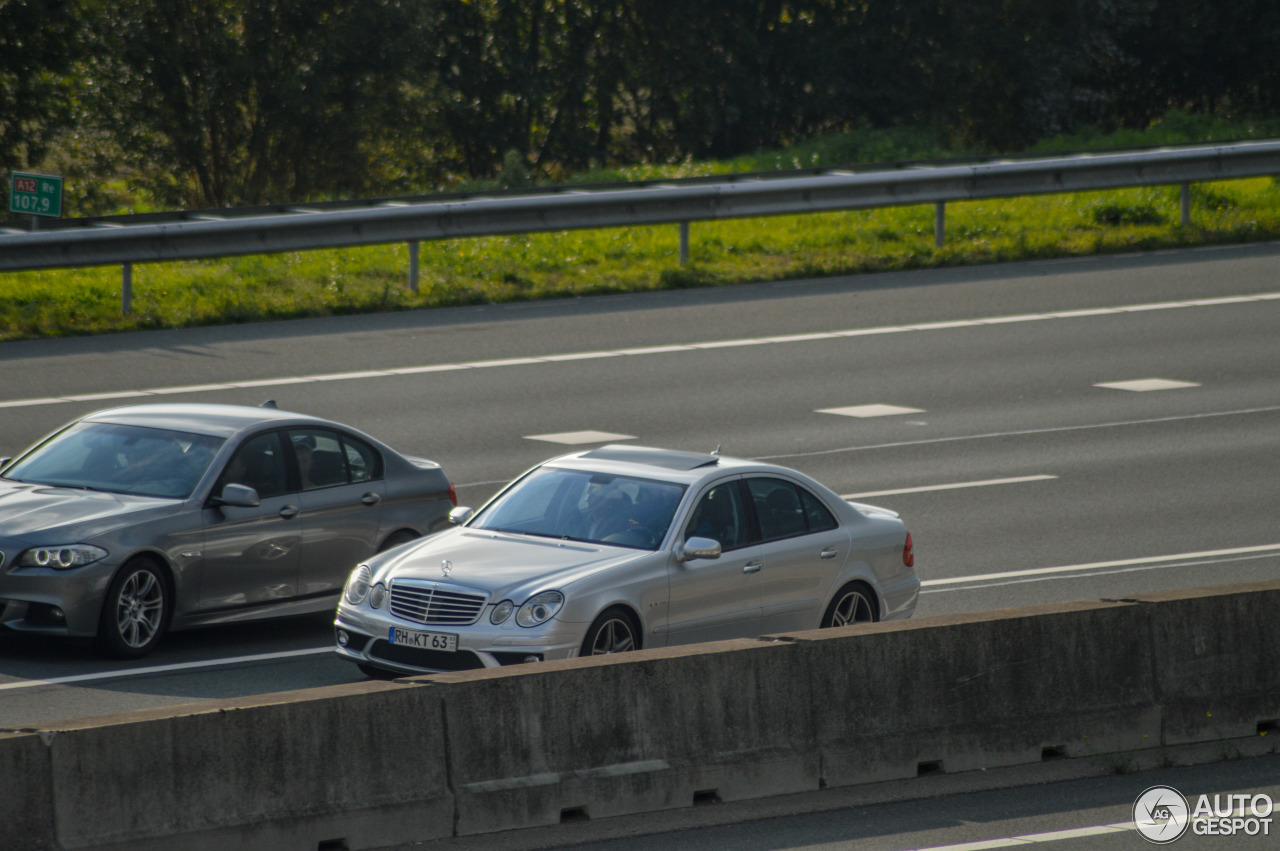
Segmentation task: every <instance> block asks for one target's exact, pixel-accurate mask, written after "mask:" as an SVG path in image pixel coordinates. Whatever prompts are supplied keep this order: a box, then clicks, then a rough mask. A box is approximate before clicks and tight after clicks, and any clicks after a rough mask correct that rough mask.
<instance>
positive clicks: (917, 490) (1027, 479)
mask: <svg viewBox="0 0 1280 851" xmlns="http://www.w3.org/2000/svg"><path fill="white" fill-rule="evenodd" d="M1056 478H1058V477H1057V476H1050V475H1047V474H1044V475H1039V476H1017V477H1015V478H1010V479H983V480H982V481H980V482H956V483H954V484H949V485H924V486H922V487H916V488H896V489H895V490H889V491H868V492H867V493H849V494H841V496H840V498H841V499H870V498H872V497H876V496H897V495H899V494H904V493H930V492H932V491H950V490H959V489H961V488H985V487H990V486H992V485H1016V484H1021V483H1023V482H1043V481H1046V480H1048V479H1056Z"/></svg>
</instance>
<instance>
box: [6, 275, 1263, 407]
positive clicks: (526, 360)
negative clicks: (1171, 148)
mask: <svg viewBox="0 0 1280 851" xmlns="http://www.w3.org/2000/svg"><path fill="white" fill-rule="evenodd" d="M1274 300H1280V292H1276V293H1261V294H1258V295H1246V296H1228V297H1223V298H1211V299H1195V300H1190V301H1168V302H1154V303H1151V304H1136V305H1128V306H1125V307H1100V308H1092V309H1089V310H1067V311H1058V312H1050V313H1028V314H1018V315H1013V316H987V317H982V318H979V319H961V320H955V321H951V322H922V323H920V324H918V325H892V326H886V327H880V328H855V329H852V330H847V331H830V332H818V333H812V334H793V335H784V336H770V337H754V338H748V339H741V340H720V341H710V342H701V343H685V344H683V345H666V346H649V347H643V348H630V349H615V350H611V351H596V352H576V353H570V354H560V355H544V356H541V357H517V358H506V359H503V360H486V361H473V362H470V363H445V364H430V365H426V366H406V367H396V368H391V369H385V370H365V371H361V372H341V373H333V374H329V375H306V376H293V377H288V378H268V379H258V380H253V381H228V382H226V383H225V384H209V385H200V386H191V387H154V388H151V389H147V390H129V391H121V392H120V394H119V396H117V395H116V394H111V396H101V397H98V396H97V394H94V395H93V396H84V395H77V396H59V397H44V398H38V399H14V400H10V401H0V408H17V407H30V406H34V405H57V404H61V403H63V402H75V401H85V400H86V399H92V398H95V397H96V398H125V397H127V396H152V395H170V394H175V393H197V392H201V393H203V392H212V391H214V390H230V389H232V388H242V387H272V386H275V385H283V384H302V383H306V382H310V381H342V380H348V379H359V378H380V377H389V376H395V375H417V374H420V373H428V372H448V371H453V370H459V369H475V368H481V367H503V366H522V365H527V364H537V363H559V362H564V361H579V360H596V359H599V358H614V357H622V356H626V357H640V356H644V355H650V354H667V353H671V352H684V351H705V350H711V349H726V348H735V347H738V346H760V345H771V344H775V343H778V344H780V343H793V342H809V341H812V340H834V339H840V338H844V337H864V336H875V335H880V334H901V333H904V332H908V331H938V330H943V329H952V328H981V327H987V326H991V325H1004V324H1017V323H1024V322H1039V321H1041V320H1045V319H1075V318H1079V317H1089V316H1107V315H1115V314H1124V313H1133V312H1137V311H1151V310H1173V309H1177V308H1184V307H1217V306H1221V305H1228V304H1247V303H1250V302H1255V301H1274Z"/></svg>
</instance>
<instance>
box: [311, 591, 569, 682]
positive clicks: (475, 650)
mask: <svg viewBox="0 0 1280 851" xmlns="http://www.w3.org/2000/svg"><path fill="white" fill-rule="evenodd" d="M489 611H490V607H489V606H486V607H485V610H484V612H483V613H482V614H481V616H480V618H479V620H478V621H477V622H476V623H473V624H470V625H467V626H455V625H450V626H431V625H424V624H420V623H416V622H414V621H409V620H402V619H400V618H396V617H393V616H390V615H387V614H385V613H383V612H371V611H370V610H369V609H368V608H367V607H364V608H355V607H352V606H348V605H347V604H345V603H344V604H343V605H341V606H340V607H339V608H338V616H337V618H336V620H335V621H334V638H335V641H336V650H337V653H338V656H339V657H341V658H343V659H347V660H348V661H351V662H355V663H356V664H360V665H369V666H372V667H375V668H382V669H385V670H390V671H395V672H398V673H403V674H436V673H441V672H444V671H466V670H474V669H477V668H500V667H502V666H504V665H519V664H523V663H525V662H541V661H543V660H547V659H569V658H572V657H574V656H577V655H578V648H579V647H580V646H581V645H582V633H585V631H586V624H581V625H576V624H564V623H560V622H558V621H557V620H556V619H555V618H552V619H551V620H550V621H548V622H547V623H545V624H542V625H541V626H539V627H533V628H525V627H521V626H517V625H516V624H515V623H514V621H513V620H508V621H507V622H506V623H504V624H502V625H499V626H494V625H493V624H491V623H489ZM396 628H400V629H409V630H415V631H419V632H436V633H446V634H453V635H456V636H458V649H457V651H456V652H448V651H441V650H429V649H425V648H413V647H404V646H400V645H395V644H392V643H391V641H390V640H389V638H390V633H391V630H393V629H396Z"/></svg>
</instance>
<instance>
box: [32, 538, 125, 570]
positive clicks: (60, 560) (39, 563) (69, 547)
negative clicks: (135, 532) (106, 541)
mask: <svg viewBox="0 0 1280 851" xmlns="http://www.w3.org/2000/svg"><path fill="white" fill-rule="evenodd" d="M106 554H107V551H106V550H104V549H103V548H102V547H94V546H90V545H89V544H59V545H58V546H56V547H32V548H31V549H29V550H27V551H26V552H24V553H23V554H22V555H20V556H18V564H20V565H22V566H24V567H52V568H54V569H56V570H69V569H71V568H73V567H83V566H84V565H86V564H92V563H93V562H95V561H97V560H98V559H100V558H103V557H104V556H106Z"/></svg>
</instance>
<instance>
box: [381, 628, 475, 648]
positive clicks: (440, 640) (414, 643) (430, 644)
mask: <svg viewBox="0 0 1280 851" xmlns="http://www.w3.org/2000/svg"><path fill="white" fill-rule="evenodd" d="M387 640H388V641H390V642H391V643H392V644H396V645H399V646H401V647H416V648H418V649H419V650H440V651H442V652H444V653H456V652H458V636H456V635H450V634H449V633H446V632H418V631H417V630H412V629H400V628H399V627H396V626H393V627H391V634H390V635H389V636H388V638H387Z"/></svg>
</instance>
